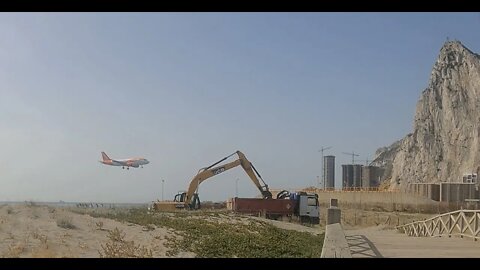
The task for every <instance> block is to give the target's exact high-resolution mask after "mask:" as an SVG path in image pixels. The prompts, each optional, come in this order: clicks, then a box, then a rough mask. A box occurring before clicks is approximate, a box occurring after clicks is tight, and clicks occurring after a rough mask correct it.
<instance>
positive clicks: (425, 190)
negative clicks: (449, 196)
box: [408, 183, 440, 202]
mask: <svg viewBox="0 0 480 270" xmlns="http://www.w3.org/2000/svg"><path fill="white" fill-rule="evenodd" d="M408 191H409V192H411V193H414V194H417V195H420V196H424V197H426V198H429V199H431V200H434V201H437V202H438V201H440V184H435V183H414V184H410V185H409V186H408Z"/></svg>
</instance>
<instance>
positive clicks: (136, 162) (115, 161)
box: [99, 153, 150, 169]
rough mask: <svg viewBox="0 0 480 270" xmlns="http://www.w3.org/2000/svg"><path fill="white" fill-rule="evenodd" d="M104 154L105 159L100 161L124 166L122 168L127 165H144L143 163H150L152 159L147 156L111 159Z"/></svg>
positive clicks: (135, 166) (136, 166)
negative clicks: (149, 159)
mask: <svg viewBox="0 0 480 270" xmlns="http://www.w3.org/2000/svg"><path fill="white" fill-rule="evenodd" d="M102 155H103V160H100V161H99V162H100V163H103V164H105V165H110V166H122V168H125V167H127V169H128V168H130V167H134V168H138V167H142V166H143V165H147V164H148V163H150V161H148V160H147V159H145V158H128V159H111V158H108V156H107V155H106V154H104V153H102Z"/></svg>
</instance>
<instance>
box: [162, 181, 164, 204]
mask: <svg viewBox="0 0 480 270" xmlns="http://www.w3.org/2000/svg"><path fill="white" fill-rule="evenodd" d="M164 184H165V180H164V179H162V201H163V186H164Z"/></svg>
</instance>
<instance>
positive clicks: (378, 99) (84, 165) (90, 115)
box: [0, 13, 480, 202]
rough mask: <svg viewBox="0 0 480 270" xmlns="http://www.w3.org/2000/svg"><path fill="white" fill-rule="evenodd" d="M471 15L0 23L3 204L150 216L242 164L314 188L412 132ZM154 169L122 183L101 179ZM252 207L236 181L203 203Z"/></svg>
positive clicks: (467, 38)
mask: <svg viewBox="0 0 480 270" xmlns="http://www.w3.org/2000/svg"><path fill="white" fill-rule="evenodd" d="M479 29H480V15H479V13H195V14H190V13H138V14H136V13H123V14H116V13H65V14H61V13H60V14H54V13H23V14H18V13H17V14H15V13H13V14H12V13H8V14H6V13H3V14H0V36H1V37H2V38H1V39H0V59H1V61H0V131H1V132H0V149H1V155H0V183H1V186H2V188H1V189H0V201H1V200H50V201H58V200H64V201H106V202H107V201H108V202H148V201H151V200H155V199H161V196H162V195H161V194H162V184H161V179H165V191H164V193H165V199H172V198H173V196H174V195H175V194H176V193H177V191H179V190H184V189H186V188H187V185H188V183H189V182H190V180H191V178H192V177H193V176H194V175H195V174H196V173H197V171H198V169H200V168H201V167H204V166H206V165H210V164H211V163H213V162H215V161H217V160H219V159H221V158H222V157H224V156H226V155H228V154H230V153H233V152H234V151H235V150H237V149H238V150H241V151H242V152H244V153H245V154H246V156H247V158H249V159H250V160H251V161H252V163H253V164H254V165H255V166H256V168H257V169H258V170H259V172H260V173H261V174H262V176H263V178H264V179H265V181H266V182H267V183H268V184H269V185H270V186H271V187H272V188H287V189H288V188H297V187H305V186H311V185H316V178H317V175H321V167H320V163H321V157H320V153H319V152H318V149H320V147H321V146H332V147H333V148H332V149H331V150H329V151H327V152H326V154H333V155H336V157H337V159H336V165H337V171H336V173H337V175H336V185H337V186H339V185H340V182H341V168H340V165H341V164H344V163H349V162H350V160H351V157H349V156H347V155H344V154H342V152H351V151H355V152H357V153H359V154H360V157H359V158H360V159H365V158H369V159H372V158H373V157H374V152H375V150H376V149H377V148H379V147H381V146H386V145H389V144H391V143H392V142H393V141H395V140H398V139H400V138H402V137H403V136H405V135H406V134H407V133H409V132H411V131H412V126H413V117H414V112H415V106H416V102H417V100H418V98H419V96H420V94H421V92H422V90H424V89H425V87H427V85H428V79H429V77H430V72H431V68H432V65H433V63H434V62H435V60H436V57H437V56H438V53H439V50H440V48H441V46H442V45H443V43H444V42H445V40H446V38H447V37H450V38H451V39H453V38H455V39H458V40H460V41H461V42H462V43H463V44H465V45H466V46H467V47H468V48H470V49H471V50H472V51H474V52H477V53H478V52H480V30H479ZM100 151H105V152H107V154H109V155H110V156H111V157H114V158H127V157H131V156H143V157H145V158H147V159H149V160H150V161H151V163H150V164H149V165H147V166H146V167H145V168H143V169H134V170H130V171H126V170H122V169H121V168H119V167H109V166H105V165H102V164H100V163H98V160H100V159H101V156H100ZM237 177H238V178H240V181H239V182H238V184H239V186H238V189H239V195H240V196H244V197H246V196H255V195H257V193H258V192H257V190H256V189H255V187H254V185H253V184H252V183H251V181H250V180H249V178H248V177H247V176H246V174H245V173H244V171H243V170H242V169H241V168H235V169H232V170H230V171H227V172H225V173H223V174H221V175H218V176H216V177H214V178H211V179H210V180H208V181H207V182H205V183H203V184H202V185H201V187H200V198H201V199H202V200H225V199H227V198H229V197H232V196H234V195H235V179H236V178H237Z"/></svg>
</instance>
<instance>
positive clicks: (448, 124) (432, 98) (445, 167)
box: [374, 41, 480, 188]
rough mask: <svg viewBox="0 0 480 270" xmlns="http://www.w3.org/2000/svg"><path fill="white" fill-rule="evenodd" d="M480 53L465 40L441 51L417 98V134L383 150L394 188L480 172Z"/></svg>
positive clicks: (379, 156) (382, 162) (387, 176)
mask: <svg viewBox="0 0 480 270" xmlns="http://www.w3.org/2000/svg"><path fill="white" fill-rule="evenodd" d="M479 135H480V55H478V54H475V53H473V52H471V51H470V50H469V49H467V48H466V47H465V46H463V45H462V44H461V43H460V42H459V41H448V42H446V43H445V44H444V45H443V47H442V48H441V50H440V54H439V56H438V59H437V61H436V62H435V64H434V66H433V70H432V74H431V76H430V82H429V85H428V87H427V89H425V90H424V91H423V92H422V95H421V97H420V100H419V101H418V103H417V107H416V113H415V121H414V126H413V133H411V134H408V135H407V136H406V137H405V138H403V139H402V140H400V141H398V142H395V143H394V144H393V145H392V146H390V147H388V148H380V149H379V150H377V153H376V154H377V158H376V159H375V160H374V164H375V165H382V166H383V167H385V168H388V166H390V168H391V170H390V171H388V169H386V172H385V175H384V179H387V180H388V179H389V180H390V187H391V188H405V187H406V185H407V183H409V182H410V183H414V182H437V183H438V182H448V181H460V179H461V177H462V176H463V174H465V173H472V172H473V173H479V172H480V171H479V170H480V152H479V151H480V145H479Z"/></svg>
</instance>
